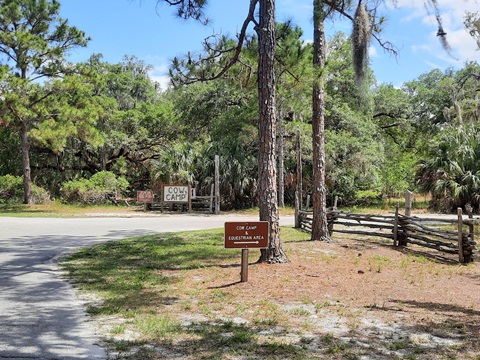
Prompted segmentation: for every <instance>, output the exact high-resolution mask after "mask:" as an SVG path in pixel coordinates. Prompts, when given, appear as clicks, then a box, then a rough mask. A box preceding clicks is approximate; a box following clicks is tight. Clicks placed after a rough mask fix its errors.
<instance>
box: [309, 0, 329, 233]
mask: <svg viewBox="0 0 480 360" xmlns="http://www.w3.org/2000/svg"><path fill="white" fill-rule="evenodd" d="M324 21H325V11H324V9H323V1H321V0H313V22H314V24H313V28H314V29H313V32H314V33H313V52H314V54H313V67H314V74H315V80H314V84H313V99H312V112H313V114H312V126H313V135H312V143H313V144H312V145H313V223H312V240H327V241H328V240H330V238H329V234H328V223H327V187H326V184H325V163H326V161H325V90H324V80H323V79H324V76H323V71H324V68H325V61H326V39H325V22H324Z"/></svg>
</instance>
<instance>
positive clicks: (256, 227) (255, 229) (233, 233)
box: [225, 221, 268, 249]
mask: <svg viewBox="0 0 480 360" xmlns="http://www.w3.org/2000/svg"><path fill="white" fill-rule="evenodd" d="M267 247H268V221H256V222H253V221H252V222H226V223H225V248H226V249H253V248H256V249H262V248H263V249H265V248H267Z"/></svg>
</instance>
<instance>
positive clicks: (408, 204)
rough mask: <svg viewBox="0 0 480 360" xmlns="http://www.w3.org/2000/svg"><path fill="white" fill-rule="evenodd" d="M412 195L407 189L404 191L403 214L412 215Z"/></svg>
mask: <svg viewBox="0 0 480 360" xmlns="http://www.w3.org/2000/svg"><path fill="white" fill-rule="evenodd" d="M412 197H413V193H412V192H411V191H409V190H407V191H406V192H405V215H406V216H412Z"/></svg>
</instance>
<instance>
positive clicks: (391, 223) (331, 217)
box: [296, 208, 480, 263]
mask: <svg viewBox="0 0 480 360" xmlns="http://www.w3.org/2000/svg"><path fill="white" fill-rule="evenodd" d="M297 213H298V219H297V221H296V223H297V224H298V225H299V226H298V227H301V228H302V229H304V230H306V231H311V230H312V222H313V218H312V211H302V210H299V211H298V212H297ZM327 221H328V229H329V231H330V235H331V234H332V233H333V232H338V233H344V234H355V235H367V236H377V237H383V238H387V239H390V240H392V241H393V245H394V246H407V245H408V244H415V245H419V246H423V247H427V248H430V249H435V250H438V251H440V252H444V253H449V254H458V257H459V261H460V262H461V263H468V262H472V261H473V258H474V253H475V252H477V243H476V241H475V236H474V232H475V225H478V224H480V220H479V219H473V218H471V217H470V218H466V219H464V217H463V215H462V213H461V209H459V213H458V216H457V219H442V218H435V217H432V218H420V217H415V216H406V215H402V214H399V213H398V208H397V209H396V211H395V214H394V215H372V214H357V213H348V212H343V211H339V210H328V212H327ZM442 225H443V227H445V226H446V225H451V226H452V227H453V226H456V229H457V230H449V229H444V228H442ZM339 226H341V227H339ZM465 227H468V230H466V229H465Z"/></svg>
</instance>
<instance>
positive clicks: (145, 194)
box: [137, 190, 153, 203]
mask: <svg viewBox="0 0 480 360" xmlns="http://www.w3.org/2000/svg"><path fill="white" fill-rule="evenodd" d="M137 202H141V203H153V191H151V190H144V191H137Z"/></svg>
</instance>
